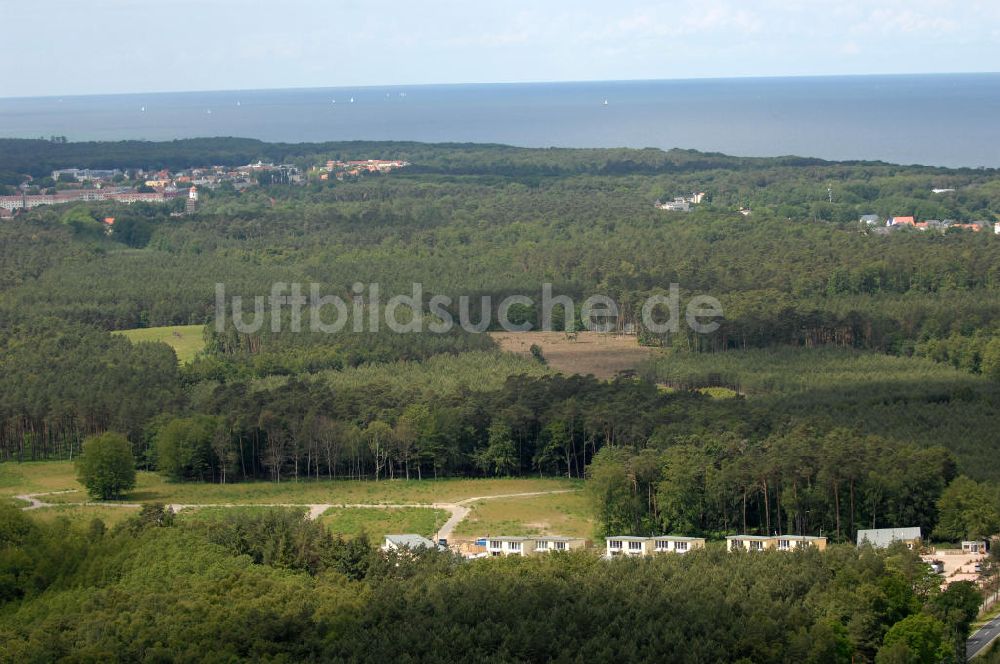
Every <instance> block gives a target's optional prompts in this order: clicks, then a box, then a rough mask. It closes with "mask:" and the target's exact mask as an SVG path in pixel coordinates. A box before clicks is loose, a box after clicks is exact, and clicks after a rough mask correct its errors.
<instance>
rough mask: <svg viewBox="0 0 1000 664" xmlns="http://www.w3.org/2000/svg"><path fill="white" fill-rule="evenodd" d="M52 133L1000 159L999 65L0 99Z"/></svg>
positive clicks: (25, 125)
mask: <svg viewBox="0 0 1000 664" xmlns="http://www.w3.org/2000/svg"><path fill="white" fill-rule="evenodd" d="M352 99H353V101H352ZM51 135H58V136H66V137H67V138H69V139H70V140H72V141H82V140H114V139H126V138H128V139H148V140H165V139H174V138H188V137H197V136H241V137H250V138H259V139H263V140H266V141H285V142H301V141H333V140H352V139H372V140H415V141H430V142H438V141H454V142H479V143H506V144H509V145H518V146H527V147H547V146H559V147H658V148H673V147H681V148H694V149H698V150H704V151H716V152H725V153H727V154H734V155H747V156H776V155H800V156H808V157H822V158H826V159H872V160H883V161H888V162H895V163H901V164H928V165H939V166H969V167H979V166H987V167H1000V74H947V75H945V74H941V75H909V76H842V77H807V78H802V77H798V78H741V79H695V80H670V81H617V82H587V83H531V84H492V85H423V86H392V87H364V88H311V89H290V90H245V91H238V92H234V91H227V92H175V93H154V94H128V95H95V96H74V97H61V98H60V97H44V98H0V136H3V137H29V138H33V137H40V136H45V137H48V136H51Z"/></svg>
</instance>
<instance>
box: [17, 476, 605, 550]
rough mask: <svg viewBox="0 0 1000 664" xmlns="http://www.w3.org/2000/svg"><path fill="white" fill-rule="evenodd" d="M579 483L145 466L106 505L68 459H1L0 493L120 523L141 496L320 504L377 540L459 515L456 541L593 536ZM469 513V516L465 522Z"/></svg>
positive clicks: (207, 508) (210, 509)
mask: <svg viewBox="0 0 1000 664" xmlns="http://www.w3.org/2000/svg"><path fill="white" fill-rule="evenodd" d="M581 488H582V483H581V482H580V481H579V480H568V479H559V478H544V479H540V478H538V479H536V478H518V479H450V478H449V479H441V480H423V481H406V480H385V481H381V482H373V481H368V480H365V481H356V480H325V479H321V480H303V481H298V482H296V481H287V482H280V483H277V482H242V483H238V484H205V483H194V482H188V483H172V482H167V481H166V480H164V479H163V478H162V477H161V476H159V475H157V474H155V473H150V472H139V473H138V474H137V482H136V488H135V490H134V491H132V492H131V493H129V495H128V496H127V497H126V498H125V500H123V501H121V502H109V503H100V502H91V501H90V499H89V498H88V497H87V494H86V491H85V490H84V488H83V486H82V485H80V483H79V482H78V481H77V480H76V475H75V470H74V467H73V464H72V463H69V462H59V461H57V462H41V463H22V464H18V465H14V464H3V465H0V493H2V495H3V496H4V497H5V498H6V499H7V500H11V501H14V502H15V503H16V504H17V505H19V506H21V507H28V506H29V505H30V503H29V502H27V501H29V500H30V501H31V502H33V503H34V505H35V506H34V507H33V508H32V509H29V510H28V514H30V515H31V516H32V518H36V519H40V520H43V521H52V520H54V519H56V518H58V517H60V516H64V517H67V518H69V519H70V520H71V521H75V522H79V523H87V522H89V521H90V520H91V519H95V518H100V519H101V520H103V521H104V522H105V523H107V524H108V525H115V524H117V523H119V522H121V521H122V520H124V519H126V518H128V517H129V516H132V515H134V514H136V513H137V512H138V510H139V507H140V505H141V504H145V503H163V504H166V505H171V506H172V507H173V508H174V510H175V511H177V512H178V513H179V514H180V515H181V518H183V519H195V520H198V519H211V518H216V517H217V516H218V515H219V514H222V513H226V512H229V511H232V510H240V511H255V510H256V511H259V510H261V509H264V508H268V507H275V506H295V507H300V508H302V509H303V510H306V509H314V510H315V512H316V513H315V514H314V515H312V516H314V517H318V518H319V520H320V522H321V523H323V524H324V525H326V526H327V527H328V528H329V530H330V531H331V532H332V533H334V534H340V535H344V536H346V537H355V536H357V535H360V534H361V533H362V532H364V533H365V534H366V535H368V536H369V537H370V538H373V539H379V538H381V537H383V536H384V535H386V534H387V533H391V532H415V533H419V534H421V535H424V536H426V537H433V536H434V535H436V534H437V533H438V531H439V529H441V528H442V526H444V524H445V521H446V520H447V519H448V517H449V514H450V515H452V516H456V515H457V516H458V517H460V518H458V519H457V520H456V522H455V523H460V522H461V527H460V528H458V529H457V530H456V532H457V533H458V534H459V536H460V537H459V539H470V538H471V537H478V536H479V535H482V534H497V533H499V532H501V531H500V530H498V528H503V527H508V526H510V528H511V531H510V532H509V533H507V532H504V534H512V535H517V534H522V533H526V532H532V533H535V532H538V533H545V534H550V533H554V534H569V535H588V536H589V535H590V534H591V532H590V528H591V525H590V524H591V523H592V520H591V519H590V517H589V515H588V514H587V510H586V506H585V503H584V500H583V497H582V495H581V494H579V489H581ZM551 492H555V493H551ZM494 497H495V498H494ZM466 518H468V519H469V520H470V523H468V524H467V523H464V522H463V520H464V519H466ZM562 526H565V528H564V529H560V528H561V527H562ZM477 528H478V530H477ZM484 529H485V530H484ZM479 531H482V532H479Z"/></svg>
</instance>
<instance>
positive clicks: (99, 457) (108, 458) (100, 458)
mask: <svg viewBox="0 0 1000 664" xmlns="http://www.w3.org/2000/svg"><path fill="white" fill-rule="evenodd" d="M76 472H77V479H78V480H79V481H80V483H81V484H83V485H84V486H85V487H87V493H89V494H90V495H91V496H93V497H94V498H97V499H100V500H112V499H115V498H120V497H122V495H124V494H125V493H126V492H127V491H128V490H129V489H132V488H134V487H135V459H134V458H132V449H131V447H130V446H129V443H128V440H127V439H126V438H125V436H123V435H122V434H120V433H114V432H112V431H109V432H108V433H104V434H101V435H99V436H91V437H90V438H87V439H86V440H85V441H83V453H82V454H81V455H80V456H79V457H78V458H77V460H76Z"/></svg>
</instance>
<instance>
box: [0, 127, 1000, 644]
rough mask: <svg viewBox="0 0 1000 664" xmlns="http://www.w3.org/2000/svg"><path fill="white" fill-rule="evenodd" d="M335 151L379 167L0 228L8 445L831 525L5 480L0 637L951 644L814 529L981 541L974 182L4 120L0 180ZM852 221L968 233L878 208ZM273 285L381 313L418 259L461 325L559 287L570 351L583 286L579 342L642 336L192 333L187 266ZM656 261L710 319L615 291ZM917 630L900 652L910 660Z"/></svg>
mask: <svg viewBox="0 0 1000 664" xmlns="http://www.w3.org/2000/svg"><path fill="white" fill-rule="evenodd" d="M367 158H382V159H405V160H406V161H408V162H410V166H407V167H406V168H404V169H401V170H399V171H396V172H393V173H391V174H368V175H365V176H362V177H359V178H347V179H345V180H343V181H340V180H336V179H330V180H320V179H319V178H318V177H314V175H313V174H310V176H309V177H308V179H307V182H306V183H305V184H303V185H300V186H294V185H273V184H272V185H266V186H259V187H251V188H248V189H246V190H243V191H237V190H236V189H234V188H233V187H232V186H227V185H223V186H221V187H219V188H216V189H214V190H209V189H203V190H202V192H201V199H200V201H199V205H198V207H197V210H196V211H195V212H194V213H193V214H181V213H182V211H183V209H184V205H183V201H181V200H177V201H175V202H172V203H167V204H163V205H149V204H141V203H136V204H134V205H132V206H128V207H125V206H119V205H112V204H110V203H102V202H93V203H80V204H73V205H69V206H50V207H42V208H38V209H34V210H32V211H30V212H29V213H27V214H20V215H18V216H16V217H14V218H13V219H9V220H4V221H0V366H2V371H0V459H2V463H11V464H13V463H18V462H22V461H42V460H50V459H77V458H79V457H80V454H81V451H82V448H83V446H84V441H86V440H92V439H93V437H95V436H99V435H101V434H105V433H108V432H112V433H113V434H120V436H123V437H124V438H119V437H117V436H115V438H114V439H115V440H125V441H127V443H122V445H125V444H127V446H128V448H129V449H130V451H131V455H132V458H133V459H134V461H135V465H136V467H138V468H139V469H142V470H148V471H155V472H157V473H161V474H162V475H164V476H165V477H167V478H168V479H169V480H170V481H171V482H192V483H197V482H200V483H234V482H246V483H249V482H275V483H278V482H289V481H292V482H313V481H318V480H329V479H343V480H376V481H382V480H391V479H402V478H405V479H411V480H420V481H423V480H428V481H430V480H432V479H434V478H443V477H509V476H516V477H538V476H543V477H545V476H548V477H567V478H586V482H585V483H584V485H585V487H586V488H585V492H586V495H587V499H588V504H589V505H590V507H591V509H592V510H593V514H594V516H595V522H596V526H597V531H596V532H595V533H594V536H603V535H607V534H636V535H650V534H656V533H667V532H675V533H684V534H689V535H701V536H705V537H708V538H709V539H716V538H718V537H721V536H723V535H725V534H729V533H734V532H745V533H799V534H816V533H822V534H823V535H825V536H828V537H829V538H830V539H831V541H832V542H833V543H834V545H833V546H831V548H830V549H829V550H828V551H825V552H819V551H806V552H801V553H796V554H794V555H787V556H784V557H781V556H777V557H758V556H741V555H736V556H726V555H723V554H722V552H721V551H720V550H717V549H713V548H710V549H709V550H707V551H704V552H698V553H697V554H695V555H688V556H684V557H682V558H673V559H657V560H655V561H616V562H614V563H606V562H603V561H598V560H597V559H596V557H594V556H583V555H581V556H553V557H552V558H551V559H546V560H524V561H516V560H505V561H481V562H480V563H476V564H473V565H466V564H459V563H458V561H457V560H455V559H453V558H451V557H450V556H448V555H445V554H438V553H436V552H428V553H427V554H426V555H419V556H415V557H412V558H411V557H402V558H399V557H395V556H394V555H389V556H388V557H387V556H384V555H382V554H377V553H374V552H373V551H372V547H371V546H370V545H369V543H368V542H367V541H365V540H363V539H356V540H343V539H339V538H336V537H333V536H331V535H329V534H328V533H327V532H326V531H325V530H323V528H322V527H321V526H319V525H318V524H316V523H315V522H311V521H308V520H305V519H303V518H302V515H301V514H298V513H295V512H294V511H293V512H280V511H279V512H273V513H270V512H269V513H265V514H254V515H245V514H244V515H237V516H233V517H232V518H231V519H225V520H222V521H219V522H212V523H195V522H183V521H178V522H176V523H175V522H174V521H173V519H172V518H171V516H170V514H168V513H164V512H163V511H162V508H160V509H159V511H158V509H157V508H156V507H151V506H147V507H146V508H144V509H143V513H142V515H141V516H140V517H137V518H134V519H132V520H129V521H128V522H126V523H124V524H122V525H120V526H118V527H116V528H114V529H108V528H106V527H105V526H104V524H103V523H102V522H100V521H95V522H94V523H93V524H91V525H90V526H89V527H82V526H80V525H79V524H73V525H71V524H69V523H68V522H59V521H57V522H55V523H54V524H46V523H40V522H36V521H33V520H31V519H30V518H28V517H26V516H25V515H24V514H22V513H21V512H19V511H17V510H15V509H13V508H10V507H8V506H6V505H0V604H2V605H0V643H2V644H3V648H2V653H3V655H2V657H0V658H2V659H5V660H9V661H50V660H54V659H59V658H62V657H68V656H70V655H71V654H72V655H73V656H75V657H76V658H77V659H79V660H88V661H89V660H101V659H128V660H140V659H157V658H161V657H167V656H168V654H169V657H170V658H173V659H184V658H190V659H199V658H212V659H232V658H258V659H275V660H287V661H291V660H296V661H308V660H324V661H331V660H343V661H360V660H377V661H385V660H387V659H389V658H397V659H403V660H407V658H409V660H421V659H441V660H455V659H466V660H479V661H481V660H483V659H497V660H503V661H510V660H515V661H540V660H548V659H560V660H562V661H579V660H582V659H592V658H606V657H612V656H615V657H619V658H626V659H635V660H658V661H717V660H721V659H726V660H729V661H754V662H758V661H759V662H764V661H793V660H795V661H803V660H805V661H816V662H835V661H844V662H848V661H876V659H877V661H880V662H894V661H962V658H963V655H962V652H963V651H962V644H963V642H964V638H965V636H966V634H967V631H968V627H969V622H970V620H971V617H972V616H974V615H975V609H976V608H978V602H979V599H980V598H979V596H978V594H977V592H976V591H975V590H974V589H973V588H972V587H971V586H969V587H965V586H962V585H953V586H952V589H949V590H948V591H947V592H942V591H940V590H939V589H938V588H937V581H935V580H934V579H933V578H931V577H929V576H928V575H927V572H926V567H925V566H923V565H921V564H920V562H919V559H918V558H917V557H916V556H915V555H913V554H912V553H911V552H908V551H906V550H905V549H903V548H899V549H891V550H889V551H881V552H876V551H873V550H870V549H861V550H858V549H856V548H854V547H851V546H847V545H846V544H844V543H847V542H852V541H853V540H854V538H855V535H856V532H857V531H858V530H859V529H861V528H872V527H888V526H920V527H921V529H922V531H923V532H924V533H925V535H927V536H929V537H932V538H934V539H936V540H939V541H945V542H955V541H958V540H961V539H965V538H969V537H975V538H981V537H988V536H990V535H992V534H994V533H996V532H997V530H1000V488H998V484H997V483H998V482H1000V461H998V460H1000V428H998V427H997V423H998V422H1000V235H995V234H994V232H993V228H992V223H993V221H995V220H996V219H997V218H998V214H1000V173H997V172H995V171H992V170H971V169H967V170H949V169H941V168H928V167H918V166H913V167H907V166H897V165H891V164H884V163H873V162H850V163H837V162H825V161H821V160H816V159H802V158H794V157H788V158H777V159H751V158H736V157H729V156H725V155H720V154H704V153H697V152H692V151H681V150H674V151H668V152H664V151H660V150H562V149H558V150H557V149H552V150H529V149H518V148H511V147H506V146H492V145H425V144H414V143H363V142H354V143H342V144H296V145H281V144H265V143H260V142H257V141H251V140H244V139H198V140H188V141H173V142H169V143H146V142H123V143H66V142H63V141H59V140H56V141H16V140H0V189H5V190H4V191H2V192H0V193H13V192H14V191H15V190H16V188H17V187H18V186H19V185H21V184H22V183H30V184H31V186H36V187H40V188H43V189H44V188H46V187H49V186H55V183H53V182H51V181H50V178H49V177H48V175H49V173H50V172H51V170H53V169H55V168H62V167H70V166H75V167H81V168H86V167H90V168H120V169H123V170H126V171H128V170H130V169H148V170H153V169H159V168H174V169H176V168H186V167H193V166H204V165H209V164H225V165H237V164H243V163H247V162H251V161H256V160H258V159H263V160H266V161H274V162H286V163H293V164H295V165H297V166H299V167H300V168H302V169H303V170H304V171H308V169H309V168H310V167H312V166H315V165H317V164H321V163H325V161H326V160H327V159H367ZM933 189H949V190H953V191H948V192H945V193H934V192H933V191H932V190H933ZM692 192H705V193H706V198H705V200H704V201H703V202H702V203H700V204H697V205H694V206H692V210H691V211H690V212H686V213H685V212H668V211H664V210H660V209H657V208H655V207H654V202H655V201H657V200H671V199H672V198H673V197H674V196H680V195H687V194H690V193H692ZM741 210H742V211H743V212H744V213H745V212H749V214H744V213H741V212H740V211H741ZM865 214H877V215H880V216H881V217H882V218H885V217H886V216H889V215H916V216H917V217H918V218H919V219H928V218H935V219H955V220H958V221H963V222H967V221H973V220H985V221H988V222H989V225H988V226H986V227H985V228H984V229H983V230H982V231H980V232H973V231H971V230H960V229H952V230H949V231H947V232H945V233H938V232H933V231H928V232H920V231H917V230H901V231H898V232H893V233H890V234H881V233H875V232H873V231H872V228H870V227H868V226H865V225H863V224H861V223H860V222H859V218H860V216H861V215H865ZM109 216H113V217H114V218H115V223H114V227H113V232H111V233H108V232H106V229H105V228H104V227H103V226H104V225H103V224H102V223H100V220H102V219H104V218H105V217H109ZM276 282H283V283H291V282H297V283H302V284H311V283H317V284H321V285H322V286H323V288H324V289H325V292H327V293H332V294H336V295H338V296H340V297H342V298H343V299H344V300H345V301H347V302H350V301H351V297H352V295H354V294H356V293H357V291H355V290H352V287H353V285H354V284H355V283H357V282H360V283H363V284H370V283H377V284H379V286H380V288H381V291H382V295H383V298H385V299H387V298H389V297H391V296H392V295H397V294H409V293H410V292H411V289H412V285H413V284H414V283H419V284H421V285H422V289H423V293H424V298H425V299H426V298H429V297H430V296H432V295H436V294H439V295H446V296H448V297H450V298H452V299H453V300H454V301H457V300H458V298H459V297H460V296H468V297H469V298H470V299H471V300H472V301H473V302H476V303H478V302H480V300H481V298H482V297H485V296H489V297H490V298H491V301H490V303H489V304H488V305H477V307H478V308H477V309H476V310H475V315H474V316H473V318H474V319H475V320H481V319H482V318H483V317H489V318H490V320H491V321H492V322H491V324H490V325H488V326H487V328H488V329H490V330H494V329H496V326H497V323H496V320H497V314H498V313H499V312H498V311H497V303H498V302H499V301H500V300H501V299H502V298H504V297H506V296H508V295H512V294H523V295H527V296H529V297H532V298H533V299H535V300H536V302H535V304H533V305H519V306H518V308H517V309H516V310H512V311H513V315H512V318H516V319H517V322H522V323H532V324H535V325H538V324H539V323H540V322H541V320H542V317H543V312H542V311H541V309H540V307H539V306H538V301H539V300H540V298H541V290H542V284H545V283H548V284H552V289H553V292H554V293H555V294H557V295H566V296H569V297H570V298H573V300H574V302H575V303H576V306H575V308H573V309H572V310H571V311H563V312H562V313H560V316H559V317H558V318H557V320H556V323H557V326H558V327H559V329H562V330H565V333H566V335H567V339H569V338H571V337H572V335H574V334H575V333H576V332H578V331H580V330H581V329H582V327H583V319H582V315H581V314H582V312H581V310H580V303H581V302H582V301H583V300H584V299H585V298H586V297H588V296H590V295H594V294H602V295H607V296H609V297H611V298H612V299H614V300H615V301H616V302H617V303H618V304H619V306H620V308H621V316H620V317H619V319H618V320H617V321H616V325H615V326H614V329H613V330H612V331H611V332H610V334H629V335H634V337H635V338H636V339H638V341H639V342H640V343H641V344H643V345H644V346H647V347H651V348H653V349H655V350H654V351H653V352H651V353H650V354H649V356H648V359H647V360H646V361H644V362H643V363H641V364H640V365H638V366H636V367H635V368H634V370H631V371H627V372H624V373H622V374H620V375H618V376H617V377H615V378H613V379H611V380H601V379H598V378H595V377H593V376H585V375H568V374H564V373H559V372H557V371H555V370H554V369H552V368H551V367H550V366H548V365H547V362H546V358H545V356H544V353H543V352H542V351H541V349H539V348H537V347H536V348H535V349H533V351H532V354H531V355H530V356H528V355H525V356H520V355H513V354H510V353H505V352H503V351H501V350H500V348H499V347H498V344H497V343H496V342H495V341H494V339H493V338H492V337H491V336H489V335H488V334H478V333H473V332H469V331H463V330H460V329H455V330H452V331H450V332H448V333H447V334H436V333H432V332H430V331H427V330H424V331H422V332H419V333H411V334H397V333H394V332H392V331H390V330H386V329H382V330H380V331H379V332H377V333H373V332H355V331H353V330H352V328H351V326H347V327H346V328H345V329H344V330H342V331H340V332H337V333H333V334H327V333H318V332H302V333H295V332H292V331H290V330H289V329H288V328H287V327H282V329H280V330H277V331H275V330H272V329H271V328H269V327H267V326H265V327H264V328H262V329H261V330H259V331H256V332H252V333H250V332H241V331H240V330H239V329H237V328H236V326H235V325H234V324H233V322H232V321H231V320H230V321H226V322H225V323H224V324H223V325H221V326H216V321H215V318H214V316H215V311H216V284H217V283H222V284H225V288H226V293H227V295H229V296H233V295H239V296H243V297H244V298H245V299H247V300H248V301H252V298H253V297H254V296H259V295H263V296H266V295H267V294H269V293H270V292H271V289H272V284H274V283H276ZM671 284H678V285H679V289H680V290H679V293H680V297H681V299H682V300H684V301H687V300H688V299H690V298H691V297H693V296H696V295H711V296H713V297H716V298H718V300H719V301H720V302H721V303H722V306H723V311H724V317H723V318H722V319H721V320H720V321H719V322H720V324H719V326H718V328H717V329H715V330H713V331H711V332H708V333H704V334H696V333H694V332H692V331H689V330H687V328H685V327H682V328H681V329H680V330H679V331H677V332H668V333H661V332H657V331H655V330H652V329H648V328H646V327H644V325H643V323H642V316H641V308H642V305H643V302H644V301H645V300H646V299H647V298H648V297H650V296H651V295H666V294H668V293H669V292H670V286H671ZM385 299H383V300H382V302H383V303H384V302H385ZM449 306H450V307H451V308H450V309H449V312H450V313H453V314H455V317H456V318H458V314H457V312H456V311H455V309H454V307H453V306H451V305H449ZM286 313H287V312H286ZM362 313H363V315H365V316H367V315H369V314H371V313H374V314H376V315H381V314H382V313H384V311H383V309H382V308H381V305H377V304H374V303H373V302H371V301H369V302H365V303H364V308H363V310H362ZM284 322H286V323H287V322H288V321H287V320H286V321H284ZM178 325H196V326H203V339H204V347H203V349H202V350H201V351H199V352H198V353H197V354H196V355H195V356H194V358H193V359H191V360H190V361H185V362H179V361H178V358H177V355H176V354H175V352H174V350H173V349H172V348H171V347H170V346H168V345H167V344H164V343H159V342H143V343H133V342H132V341H130V340H129V339H128V338H126V337H125V336H123V335H122V334H120V332H121V331H123V330H130V329H135V328H148V327H154V326H178ZM778 558H780V559H778ZM970 612H971V613H970ZM539 615H547V616H559V618H558V619H557V620H550V621H546V620H539V619H538V616H539ZM654 615H655V616H657V618H656V620H651V619H650V616H654ZM110 616H116V618H115V619H113V620H112V619H111V618H110ZM403 617H405V618H406V619H405V621H404V620H403ZM181 624H186V625H191V626H194V625H198V626H199V627H197V628H195V627H191V629H179V628H177V629H175V626H177V625H181ZM400 625H405V628H401V627H400ZM748 625H753V626H755V629H748V628H747V626H748ZM485 626H489V628H488V629H487V628H486V627H485ZM222 632H225V633H226V634H227V635H228V636H226V637H225V638H217V635H218V634H219V633H222ZM915 644H922V645H920V646H919V647H925V648H926V649H927V652H925V653H922V655H921V656H924V655H926V657H925V658H924V659H906V657H909V656H911V655H913V650H914V649H915V648H917V647H918V646H917V645H915ZM678 648H680V650H678ZM407 661H408V660H407Z"/></svg>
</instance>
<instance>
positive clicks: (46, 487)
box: [0, 461, 581, 505]
mask: <svg viewBox="0 0 1000 664" xmlns="http://www.w3.org/2000/svg"><path fill="white" fill-rule="evenodd" d="M136 479H137V483H136V488H135V489H134V490H133V491H131V492H130V493H129V494H128V495H127V496H126V497H125V502H135V503H153V502H159V503H169V504H184V505H206V504H207V505H218V504H245V505H267V504H300V505H304V504H331V505H340V504H370V505H380V504H418V505H430V504H432V503H450V502H457V501H460V500H465V499H467V498H474V497H478V496H495V495H503V494H511V493H530V492H536V491H558V490H564V489H575V488H578V487H579V486H580V485H581V483H580V481H579V480H567V479H563V478H545V479H538V478H523V479H441V480H430V479H428V480H422V481H419V480H409V481H407V480H383V481H380V482H374V481H357V480H302V481H299V482H295V481H291V480H289V481H282V482H265V481H255V482H239V483H230V484H201V483H195V482H187V483H175V482H168V481H167V480H166V479H164V478H163V477H162V476H161V475H159V474H157V473H150V472H143V471H140V472H138V473H137V474H136ZM70 490H72V491H73V493H60V494H55V495H50V496H44V500H45V502H48V503H61V504H66V503H77V502H83V501H86V500H88V498H87V496H86V493H85V492H84V490H83V487H82V486H81V485H80V483H79V482H77V481H76V474H75V471H74V468H73V464H72V463H70V462H68V461H38V462H25V463H20V464H18V463H12V462H5V463H0V497H12V496H16V495H19V494H27V493H42V492H49V491H70Z"/></svg>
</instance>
